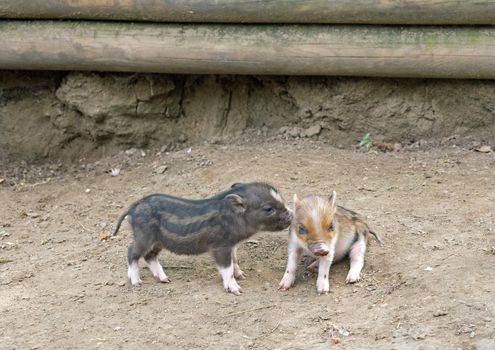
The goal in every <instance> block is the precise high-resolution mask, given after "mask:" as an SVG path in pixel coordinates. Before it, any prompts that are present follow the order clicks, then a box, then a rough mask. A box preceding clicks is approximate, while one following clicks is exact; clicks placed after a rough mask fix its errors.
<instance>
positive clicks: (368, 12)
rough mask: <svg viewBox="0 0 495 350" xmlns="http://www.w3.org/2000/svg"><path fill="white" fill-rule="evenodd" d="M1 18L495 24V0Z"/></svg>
mask: <svg viewBox="0 0 495 350" xmlns="http://www.w3.org/2000/svg"><path fill="white" fill-rule="evenodd" d="M0 18H10V19H94V20H132V21H157V22H203V23H206V22H217V23H218V22H222V23H333V24H337V23H340V24H356V23H359V24H436V25H441V24H471V25H474V24H480V25H482V24H486V25H494V24H495V0H427V1H426V0H401V1H390V0H262V1H260V0H2V1H0Z"/></svg>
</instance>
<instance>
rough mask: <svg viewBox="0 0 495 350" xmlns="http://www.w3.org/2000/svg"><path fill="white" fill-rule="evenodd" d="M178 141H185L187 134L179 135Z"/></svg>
mask: <svg viewBox="0 0 495 350" xmlns="http://www.w3.org/2000/svg"><path fill="white" fill-rule="evenodd" d="M178 141H179V142H180V143H184V142H186V141H187V136H186V135H184V134H181V135H179V138H178Z"/></svg>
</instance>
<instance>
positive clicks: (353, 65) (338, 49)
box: [0, 21, 495, 79]
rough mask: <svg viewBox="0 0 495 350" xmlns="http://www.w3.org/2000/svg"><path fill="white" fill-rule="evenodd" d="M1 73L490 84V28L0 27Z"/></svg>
mask: <svg viewBox="0 0 495 350" xmlns="http://www.w3.org/2000/svg"><path fill="white" fill-rule="evenodd" d="M0 43H2V45H0V68H2V69H41V70H94V71H125V72H161V73H194V74H269V75H340V76H370V77H415V78H418V77H421V78H427V77H435V78H475V79H495V27H455V28H450V27H446V28H438V27H391V26H343V25H337V26H330V25H228V24H223V25H220V24H211V25H179V24H157V23H151V24H149V23H126V22H123V23H116V22H67V21H63V22H59V21H58V22H51V21H39V22H25V21H0Z"/></svg>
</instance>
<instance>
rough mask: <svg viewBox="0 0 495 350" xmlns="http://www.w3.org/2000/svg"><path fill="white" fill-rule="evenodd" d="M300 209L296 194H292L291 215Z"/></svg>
mask: <svg viewBox="0 0 495 350" xmlns="http://www.w3.org/2000/svg"><path fill="white" fill-rule="evenodd" d="M300 207H301V202H300V201H299V198H298V197H297V194H295V193H294V197H292V213H293V214H295V213H296V211H297V210H299V208H300Z"/></svg>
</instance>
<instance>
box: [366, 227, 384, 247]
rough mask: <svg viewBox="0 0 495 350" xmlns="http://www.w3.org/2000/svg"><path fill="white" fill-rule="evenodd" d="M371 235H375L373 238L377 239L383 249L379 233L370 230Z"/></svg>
mask: <svg viewBox="0 0 495 350" xmlns="http://www.w3.org/2000/svg"><path fill="white" fill-rule="evenodd" d="M369 233H371V234H372V235H373V237H375V239H376V241H377V242H378V244H380V246H381V247H383V241H382V239H381V238H380V236H378V233H376V232H375V231H373V230H369Z"/></svg>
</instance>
